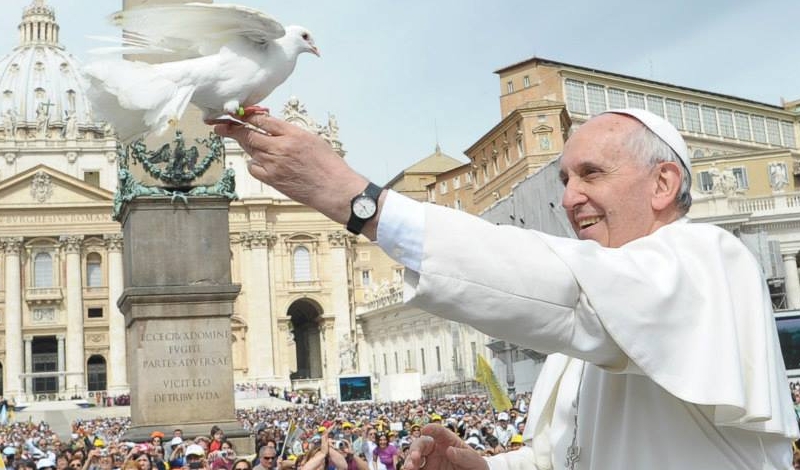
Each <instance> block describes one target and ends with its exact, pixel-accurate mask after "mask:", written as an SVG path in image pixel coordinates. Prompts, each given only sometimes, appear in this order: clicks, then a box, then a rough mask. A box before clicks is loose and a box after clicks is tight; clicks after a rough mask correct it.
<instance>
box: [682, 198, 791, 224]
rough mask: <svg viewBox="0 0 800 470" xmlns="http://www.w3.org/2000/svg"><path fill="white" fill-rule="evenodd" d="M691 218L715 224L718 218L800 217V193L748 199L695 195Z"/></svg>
mask: <svg viewBox="0 0 800 470" xmlns="http://www.w3.org/2000/svg"><path fill="white" fill-rule="evenodd" d="M692 196H693V198H694V202H693V203H692V210H691V211H689V217H690V218H691V219H693V220H702V221H710V222H713V219H716V218H731V217H733V218H739V217H743V216H744V217H756V218H757V217H764V216H776V215H798V216H800V192H793V193H776V194H773V195H771V196H760V197H746V196H742V195H739V194H734V195H730V196H726V195H724V194H693V195H692Z"/></svg>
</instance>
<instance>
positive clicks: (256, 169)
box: [247, 159, 269, 181]
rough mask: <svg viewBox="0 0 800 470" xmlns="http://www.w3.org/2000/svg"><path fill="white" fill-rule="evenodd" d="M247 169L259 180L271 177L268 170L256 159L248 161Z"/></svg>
mask: <svg viewBox="0 0 800 470" xmlns="http://www.w3.org/2000/svg"><path fill="white" fill-rule="evenodd" d="M247 171H249V172H250V174H251V175H253V177H254V178H256V179H257V180H259V181H265V180H266V179H267V178H268V177H269V173H268V172H267V170H266V169H265V168H264V167H263V166H261V165H260V164H259V163H258V162H257V161H255V160H252V159H251V160H248V161H247Z"/></svg>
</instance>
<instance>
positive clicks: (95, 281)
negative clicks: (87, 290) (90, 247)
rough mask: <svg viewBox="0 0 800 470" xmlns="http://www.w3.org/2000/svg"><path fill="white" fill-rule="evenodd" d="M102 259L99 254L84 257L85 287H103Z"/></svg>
mask: <svg viewBox="0 0 800 470" xmlns="http://www.w3.org/2000/svg"><path fill="white" fill-rule="evenodd" d="M102 261H103V259H102V258H101V257H100V254H99V253H89V254H88V255H87V256H86V286H87V287H100V286H102V285H103V264H102Z"/></svg>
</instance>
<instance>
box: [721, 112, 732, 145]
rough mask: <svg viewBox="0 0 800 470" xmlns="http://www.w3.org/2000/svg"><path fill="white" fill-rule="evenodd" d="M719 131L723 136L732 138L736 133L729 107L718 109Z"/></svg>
mask: <svg viewBox="0 0 800 470" xmlns="http://www.w3.org/2000/svg"><path fill="white" fill-rule="evenodd" d="M719 131H720V133H721V134H722V136H723V137H730V138H731V139H733V138H734V137H736V134H735V133H734V131H733V113H732V112H731V110H730V109H720V110H719Z"/></svg>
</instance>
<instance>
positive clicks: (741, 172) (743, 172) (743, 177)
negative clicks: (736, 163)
mask: <svg viewBox="0 0 800 470" xmlns="http://www.w3.org/2000/svg"><path fill="white" fill-rule="evenodd" d="M731 172H732V173H733V177H734V178H736V187H737V188H738V189H747V188H748V187H749V186H748V184H747V168H745V167H736V168H731Z"/></svg>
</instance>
